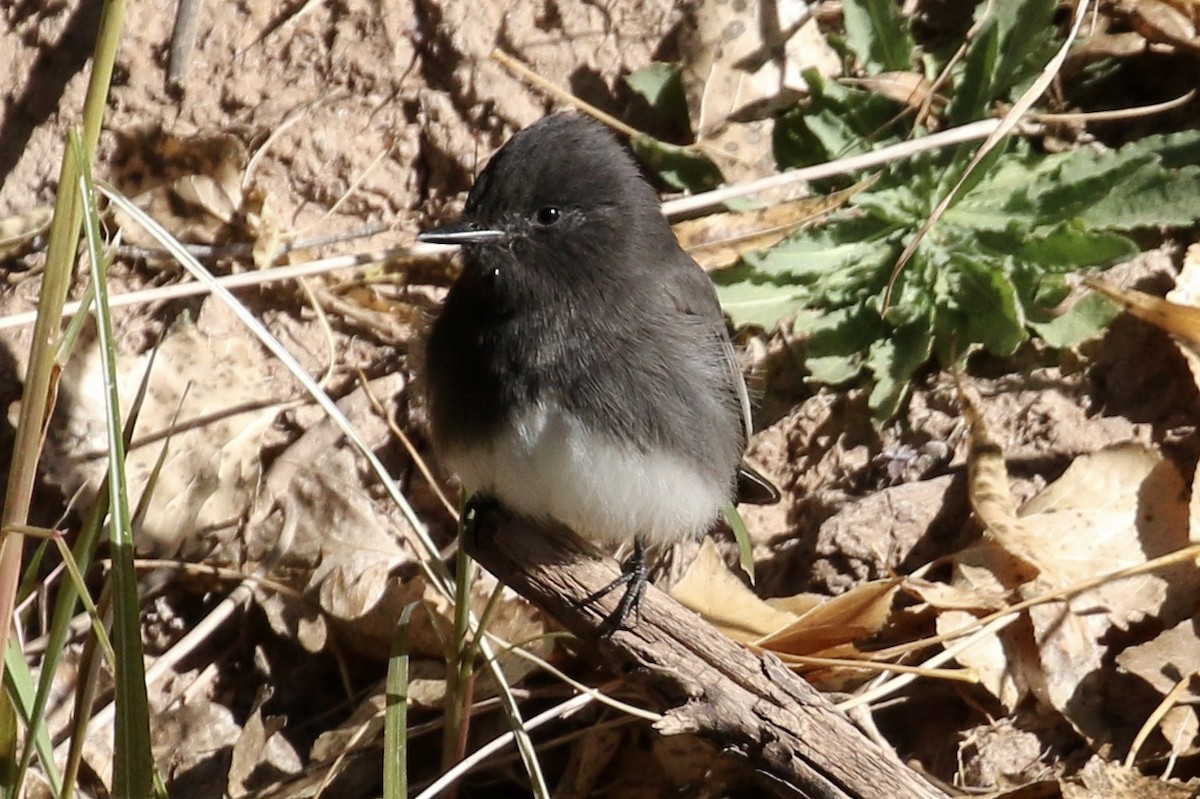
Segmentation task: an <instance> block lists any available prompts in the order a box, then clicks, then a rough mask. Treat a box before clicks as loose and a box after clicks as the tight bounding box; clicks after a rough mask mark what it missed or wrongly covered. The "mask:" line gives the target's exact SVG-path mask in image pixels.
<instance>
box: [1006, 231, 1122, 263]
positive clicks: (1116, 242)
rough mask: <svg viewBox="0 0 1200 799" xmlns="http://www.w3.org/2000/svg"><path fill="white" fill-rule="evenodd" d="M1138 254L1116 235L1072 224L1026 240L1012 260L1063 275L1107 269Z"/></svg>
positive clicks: (1033, 235) (1120, 236) (1035, 234)
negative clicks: (1083, 269)
mask: <svg viewBox="0 0 1200 799" xmlns="http://www.w3.org/2000/svg"><path fill="white" fill-rule="evenodd" d="M1137 253H1138V246H1137V245H1136V244H1134V243H1133V242H1132V241H1130V240H1129V239H1127V238H1125V237H1124V236H1122V235H1120V234H1119V233H1108V232H1105V231H1097V230H1089V229H1087V228H1086V227H1085V226H1084V225H1083V223H1082V222H1081V221H1080V220H1073V221H1071V222H1066V223H1063V224H1061V225H1057V226H1055V227H1053V228H1051V229H1049V230H1045V231H1040V232H1037V233H1034V234H1031V235H1030V236H1028V237H1026V238H1025V239H1024V241H1023V243H1022V244H1021V246H1020V249H1018V250H1017V251H1016V253H1015V257H1016V259H1017V260H1018V261H1020V262H1023V263H1025V264H1028V265H1029V266H1035V267H1040V268H1044V269H1047V270H1050V271H1053V272H1064V271H1070V270H1073V269H1078V268H1079V267H1082V266H1108V265H1109V264H1111V263H1114V262H1116V261H1119V260H1121V259H1124V258H1132V257H1133V256H1135V255H1137Z"/></svg>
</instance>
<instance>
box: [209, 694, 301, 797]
mask: <svg viewBox="0 0 1200 799" xmlns="http://www.w3.org/2000/svg"><path fill="white" fill-rule="evenodd" d="M286 721H287V719H285V718H284V717H283V716H264V715H263V713H262V706H261V705H260V706H259V707H257V708H255V709H254V712H253V713H251V714H250V717H249V718H248V719H246V724H245V726H243V727H242V734H241V735H240V736H238V739H237V741H236V742H235V743H234V745H233V755H232V761H231V762H230V764H229V777H228V786H227V791H228V793H229V795H230V796H232V797H238V796H244V795H246V794H248V793H252V792H253V791H254V789H256V788H263V787H266V786H268V785H271V784H272V783H274V782H275V781H277V780H278V779H279V778H280V777H283V776H289V775H290V776H295V775H297V774H299V773H301V772H302V771H303V770H304V764H303V762H302V761H301V759H300V755H299V753H298V752H296V750H295V748H294V747H293V746H292V745H291V743H290V742H289V741H288V740H287V737H286V736H284V735H281V734H280V731H281V730H283V728H284V725H285V722H286Z"/></svg>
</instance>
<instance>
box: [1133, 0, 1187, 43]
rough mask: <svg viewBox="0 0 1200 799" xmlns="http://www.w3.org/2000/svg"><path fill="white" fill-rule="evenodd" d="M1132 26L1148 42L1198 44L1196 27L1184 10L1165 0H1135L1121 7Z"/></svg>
mask: <svg viewBox="0 0 1200 799" xmlns="http://www.w3.org/2000/svg"><path fill="white" fill-rule="evenodd" d="M1119 8H1120V10H1121V11H1123V12H1124V13H1125V14H1126V15H1127V16H1128V18H1129V24H1130V26H1131V27H1132V28H1133V29H1134V30H1135V31H1136V32H1138V33H1139V34H1141V35H1142V36H1144V37H1146V40H1147V41H1150V42H1159V43H1162V44H1172V45H1176V46H1180V47H1187V48H1192V47H1196V45H1197V42H1196V26H1195V25H1194V24H1193V23H1192V19H1191V17H1189V16H1188V15H1187V14H1186V13H1184V12H1183V11H1180V10H1179V9H1178V8H1175V7H1174V6H1173V5H1172V4H1171V3H1169V2H1164V0H1136V1H1135V2H1126V3H1123V4H1121V6H1120V7H1119Z"/></svg>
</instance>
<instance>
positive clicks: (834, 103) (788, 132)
mask: <svg viewBox="0 0 1200 799" xmlns="http://www.w3.org/2000/svg"><path fill="white" fill-rule="evenodd" d="M804 77H805V80H806V81H807V82H808V86H809V92H810V96H809V102H808V104H807V105H806V106H805V107H804V108H797V109H795V110H793V111H789V112H788V113H786V114H784V115H782V116H781V117H780V118H779V119H778V120H777V121H776V123H775V138H774V149H775V160H776V161H777V162H778V163H779V165H780V166H782V167H797V166H811V165H813V164H822V163H825V162H827V161H831V160H833V159H835V158H841V157H843V156H846V155H853V154H856V153H863V152H868V151H870V150H871V149H872V148H874V147H881V146H883V145H886V144H889V143H891V142H894V141H897V140H898V138H899V136H900V135H901V134H903V133H905V132H906V131H905V130H903V129H901V128H899V127H897V126H898V125H899V124H900V123H901V122H902V121H903V120H902V118H898V116H897V114H896V104H895V103H893V102H892V101H891V100H888V99H887V98H885V97H882V96H881V95H878V94H874V93H871V92H866V91H863V90H860V89H855V88H850V87H846V86H841V85H839V84H837V83H830V82H828V81H826V80H825V79H824V78H823V77H821V75H819V74H818V73H816V72H814V71H811V70H810V71H806V72H805V73H804Z"/></svg>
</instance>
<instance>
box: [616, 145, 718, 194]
mask: <svg viewBox="0 0 1200 799" xmlns="http://www.w3.org/2000/svg"><path fill="white" fill-rule="evenodd" d="M629 145H630V147H631V148H632V149H633V152H634V155H636V156H637V157H638V158H639V159H640V160H641V161H642V163H644V164H645V165H646V166H648V167H649V168H650V169H652V170H653V171H654V174H656V175H658V176H659V177H660V178H662V179H663V180H664V181H666V182H667V183H668V184H670V185H671V186H673V187H674V188H677V189H683V190H686V191H692V192H700V191H708V190H709V189H712V188H715V187H716V186H718V185H719V184H720V183H721V180H722V177H721V170H720V169H718V168H717V165H716V164H714V163H713V162H712V161H711V160H709V158H708V156H706V155H704V154H703V153H701V152H699V151H698V150H695V149H693V148H690V147H680V146H678V145H675V144H668V143H666V142H663V141H659V140H658V139H655V138H653V137H651V136H646V135H644V134H641V135H637V136H634V137H633V138H632V139H630V141H629Z"/></svg>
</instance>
